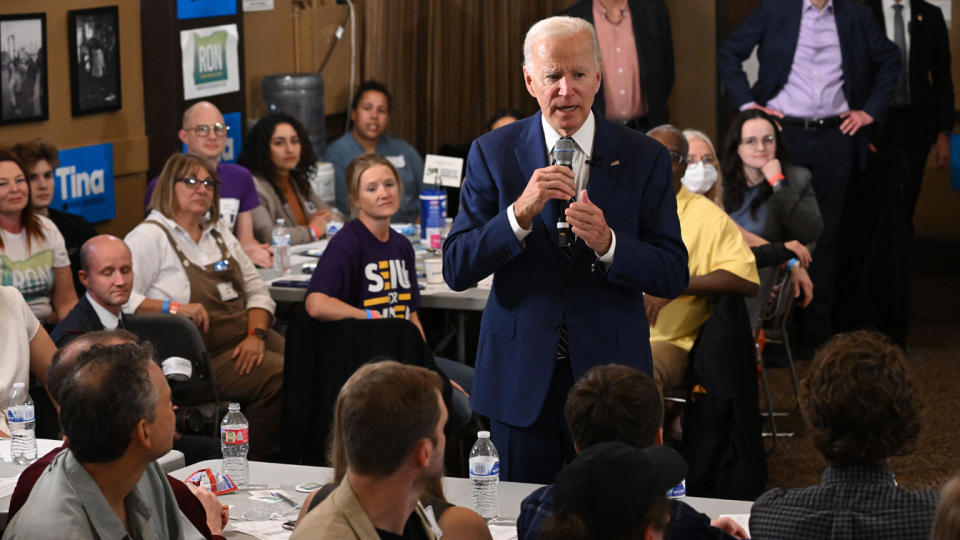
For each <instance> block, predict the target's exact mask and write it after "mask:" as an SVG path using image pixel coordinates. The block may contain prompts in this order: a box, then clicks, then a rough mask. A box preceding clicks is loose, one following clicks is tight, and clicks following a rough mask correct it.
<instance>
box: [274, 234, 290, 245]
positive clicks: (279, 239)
mask: <svg viewBox="0 0 960 540" xmlns="http://www.w3.org/2000/svg"><path fill="white" fill-rule="evenodd" d="M273 245H275V246H289V245H290V235H289V234H284V235H276V236H274V237H273Z"/></svg>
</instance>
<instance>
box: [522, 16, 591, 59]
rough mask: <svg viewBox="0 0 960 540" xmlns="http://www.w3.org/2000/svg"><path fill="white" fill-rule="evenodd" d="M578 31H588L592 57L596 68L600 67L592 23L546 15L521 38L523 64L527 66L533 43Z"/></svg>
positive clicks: (567, 35)
mask: <svg viewBox="0 0 960 540" xmlns="http://www.w3.org/2000/svg"><path fill="white" fill-rule="evenodd" d="M580 32H588V33H589V34H590V41H592V42H593V59H594V60H595V61H596V67H597V69H599V68H600V42H599V41H597V32H596V30H594V28H593V25H592V24H590V23H589V22H587V21H585V20H584V19H580V18H578V17H563V16H557V17H548V18H546V19H543V20H540V21H537V22H536V23H534V25H533V26H531V27H530V29H529V30H527V36H526V37H525V38H524V39H523V65H524V66H529V65H530V64H531V61H532V60H531V59H532V57H533V45H534V44H535V43H537V42H538V41H540V40H541V39H545V38H563V37H569V36H572V35H575V34H579V33H580Z"/></svg>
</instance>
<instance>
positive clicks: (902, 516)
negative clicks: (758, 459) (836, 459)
mask: <svg viewBox="0 0 960 540" xmlns="http://www.w3.org/2000/svg"><path fill="white" fill-rule="evenodd" d="M939 497H940V495H939V493H937V492H936V491H907V490H905V489H902V488H900V487H897V482H896V480H894V476H893V473H892V472H891V471H890V469H889V468H886V467H883V468H880V467H868V466H853V467H844V468H833V467H827V470H825V471H824V472H823V477H822V478H821V480H820V485H818V486H810V487H806V488H797V489H782V488H777V489H772V490H770V491H768V492H766V493H764V494H763V495H761V496H760V498H759V499H757V501H756V502H755V503H753V508H752V509H751V511H750V534H752V535H753V538H754V539H757V540H763V539H764V538H792V539H800V540H802V539H806V538H810V539H814V538H816V539H821V538H831V539H847V538H850V539H854V538H870V539H874V540H883V539H891V540H893V539H897V540H901V539H910V538H916V539H918V540H926V539H927V538H929V537H930V528H931V526H932V525H933V516H934V513H935V512H936V509H937V501H938V499H939Z"/></svg>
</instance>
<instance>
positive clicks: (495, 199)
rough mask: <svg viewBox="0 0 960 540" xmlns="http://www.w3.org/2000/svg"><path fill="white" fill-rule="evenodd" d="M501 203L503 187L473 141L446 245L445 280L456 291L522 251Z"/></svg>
mask: <svg viewBox="0 0 960 540" xmlns="http://www.w3.org/2000/svg"><path fill="white" fill-rule="evenodd" d="M501 181H502V179H501ZM507 206H508V205H504V206H503V207H502V208H501V206H500V186H499V185H498V183H497V181H496V180H495V179H494V178H493V174H492V172H491V171H490V168H489V163H488V161H487V156H485V155H484V149H483V147H482V146H481V145H480V144H478V143H477V141H474V142H473V145H472V146H471V147H470V154H469V155H468V156H467V178H466V180H465V181H464V183H463V189H462V190H461V192H460V211H459V213H458V214H457V217H456V219H455V220H454V222H453V228H452V229H451V230H450V234H449V235H448V236H447V239H446V241H445V242H444V244H443V279H444V281H446V283H447V285H448V286H449V287H450V288H451V289H453V290H455V291H463V290H466V289H469V288H470V287H473V286H474V285H476V284H477V282H478V281H480V280H481V279H483V278H485V277H487V276H489V275H490V274H492V273H493V272H494V271H495V270H497V269H498V268H499V267H500V266H501V265H503V264H504V263H505V262H507V261H509V260H510V259H512V258H513V257H514V256H516V255H518V254H519V253H520V252H522V251H523V246H521V245H520V242H519V241H518V240H517V238H516V237H515V236H514V234H513V230H512V229H511V228H510V222H509V220H508V219H507Z"/></svg>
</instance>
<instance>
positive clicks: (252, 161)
mask: <svg viewBox="0 0 960 540" xmlns="http://www.w3.org/2000/svg"><path fill="white" fill-rule="evenodd" d="M237 163H239V164H240V165H243V166H244V167H246V168H248V169H250V172H252V173H253V177H254V178H253V179H254V183H255V184H256V186H257V195H259V197H260V206H259V207H257V208H256V209H254V211H253V235H254V236H255V237H256V238H257V240H259V241H260V242H266V243H270V242H271V241H272V234H273V227H274V225H275V224H276V223H277V219H278V218H283V219H284V220H285V221H286V224H287V230H289V231H290V241H291V242H292V243H293V244H303V243H306V242H312V241H314V240H317V239H319V238H323V237H324V236H325V235H326V234H327V220H328V219H329V218H330V217H331V216H330V209H329V208H328V207H327V204H326V203H324V202H323V201H322V200H321V199H320V197H318V196H317V194H316V193H314V192H313V189H312V188H311V187H310V182H309V179H308V177H309V175H310V174H311V173H312V171H313V169H314V167H316V164H317V157H316V155H314V152H313V146H311V145H310V138H309V136H308V135H307V130H306V128H304V127H303V124H301V123H300V121H299V120H297V119H296V118H294V117H292V116H290V115H289V114H286V113H282V112H274V113H270V114H268V115H266V116H264V117H263V118H261V119H260V120H258V121H257V123H256V124H254V126H253V129H251V130H250V134H249V135H247V140H246V141H244V143H243V152H242V153H241V154H240V157H239V158H238V159H237Z"/></svg>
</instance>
